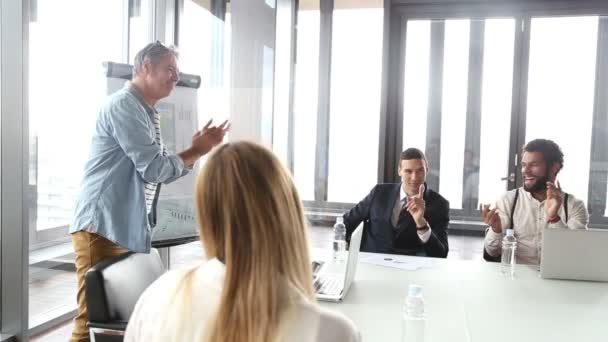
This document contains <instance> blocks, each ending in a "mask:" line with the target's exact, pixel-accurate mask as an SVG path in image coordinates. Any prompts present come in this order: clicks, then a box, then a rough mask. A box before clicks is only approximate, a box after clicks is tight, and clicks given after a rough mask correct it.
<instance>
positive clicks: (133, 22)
mask: <svg viewBox="0 0 608 342" xmlns="http://www.w3.org/2000/svg"><path fill="white" fill-rule="evenodd" d="M129 4H130V9H129V57H128V60H129V63H130V64H133V58H134V57H135V54H136V53H137V51H139V50H141V49H142V48H143V47H144V46H146V44H148V43H149V42H151V41H152V39H153V32H154V27H153V26H152V25H153V19H152V16H153V13H154V12H153V6H154V0H129ZM116 13H120V12H116ZM120 27H121V26H118V28H120ZM121 37H122V34H121Z"/></svg>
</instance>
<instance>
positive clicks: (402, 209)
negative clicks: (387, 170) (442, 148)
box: [344, 148, 450, 258]
mask: <svg viewBox="0 0 608 342" xmlns="http://www.w3.org/2000/svg"><path fill="white" fill-rule="evenodd" d="M398 172H399V176H401V183H392V184H378V185H376V186H375V187H374V188H373V189H372V191H371V192H370V193H369V195H367V196H366V197H365V198H364V199H363V200H362V201H361V202H359V204H357V205H356V206H355V207H353V208H352V209H351V210H350V211H349V212H348V213H346V214H345V215H344V224H345V225H346V232H347V238H348V239H349V240H350V235H351V234H352V233H353V231H354V230H355V228H357V226H358V225H359V223H361V222H364V225H365V226H364V227H365V228H364V232H363V240H362V242H361V251H364V252H372V253H390V254H405V255H419V256H429V257H437V258H445V257H447V255H448V249H449V247H448V232H447V228H448V223H449V221H450V217H449V211H450V206H449V203H448V201H447V200H445V199H444V198H443V197H441V195H439V194H438V193H437V192H435V191H433V190H431V189H427V187H426V175H427V172H428V165H427V161H426V157H425V156H424V153H423V152H422V151H420V150H419V149H417V148H408V149H407V150H405V151H403V152H402V153H401V157H400V158H399V169H398Z"/></svg>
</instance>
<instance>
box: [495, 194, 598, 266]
mask: <svg viewBox="0 0 608 342" xmlns="http://www.w3.org/2000/svg"><path fill="white" fill-rule="evenodd" d="M517 190H518V191H519V197H518V198H517V204H516V206H515V211H514V214H513V219H514V220H515V223H514V224H513V225H511V208H512V207H513V200H514V199H515V190H511V191H509V192H507V193H506V194H505V195H504V196H502V198H501V199H499V200H498V202H496V208H498V211H497V212H498V215H499V216H500V223H501V224H502V228H503V230H505V229H507V228H513V230H514V233H515V238H516V239H517V248H516V250H515V256H516V261H517V263H519V264H530V265H538V264H539V263H540V249H541V247H542V231H543V229H544V228H545V227H549V228H562V229H587V223H589V214H588V213H587V209H586V208H585V204H584V203H583V201H581V200H579V199H577V198H575V197H574V196H573V195H572V194H568V222H567V223H566V222H565V220H566V214H565V212H564V206H563V205H562V206H561V208H560V209H559V211H558V213H557V214H558V215H559V217H560V218H561V221H559V222H556V223H547V217H546V213H545V201H542V202H540V201H538V200H537V199H535V198H534V197H532V194H531V193H529V192H528V191H525V190H524V189H523V188H519V189H517ZM502 238H503V235H502V234H501V233H495V232H494V231H493V230H492V229H491V228H490V229H487V233H486V238H485V243H484V244H485V248H486V251H488V254H490V255H492V256H497V255H500V253H501V248H502Z"/></svg>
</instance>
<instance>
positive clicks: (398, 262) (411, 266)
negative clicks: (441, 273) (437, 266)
mask: <svg viewBox="0 0 608 342" xmlns="http://www.w3.org/2000/svg"><path fill="white" fill-rule="evenodd" d="M360 261H361V262H364V263H366V264H372V265H378V266H386V267H393V268H399V269H402V270H406V271H415V270H417V269H420V268H431V267H433V260H431V259H427V258H421V257H415V256H404V255H382V254H374V255H369V256H365V257H362V258H361V259H360Z"/></svg>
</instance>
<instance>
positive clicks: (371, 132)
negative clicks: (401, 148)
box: [311, 0, 384, 203]
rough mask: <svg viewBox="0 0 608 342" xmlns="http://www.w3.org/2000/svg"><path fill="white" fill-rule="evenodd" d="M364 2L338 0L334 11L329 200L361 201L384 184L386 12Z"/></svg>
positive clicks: (371, 3)
mask: <svg viewBox="0 0 608 342" xmlns="http://www.w3.org/2000/svg"><path fill="white" fill-rule="evenodd" d="M364 4H365V7H364V8H361V4H354V2H353V1H348V0H342V1H340V0H338V1H336V2H335V8H334V11H333V24H332V25H333V32H332V51H331V55H332V58H331V87H330V101H331V102H330V115H329V161H328V169H329V174H328V189H327V199H328V201H329V202H347V203H356V202H358V201H360V200H361V199H362V198H363V197H364V196H365V195H366V194H367V193H369V191H370V189H371V188H372V187H373V186H374V185H375V184H376V183H377V181H378V146H379V145H378V144H379V125H380V90H381V76H382V32H383V17H384V9H383V5H382V4H383V2H382V1H366V2H364ZM361 23H365V25H362V24H361ZM311 143H314V142H311Z"/></svg>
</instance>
